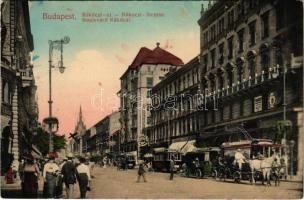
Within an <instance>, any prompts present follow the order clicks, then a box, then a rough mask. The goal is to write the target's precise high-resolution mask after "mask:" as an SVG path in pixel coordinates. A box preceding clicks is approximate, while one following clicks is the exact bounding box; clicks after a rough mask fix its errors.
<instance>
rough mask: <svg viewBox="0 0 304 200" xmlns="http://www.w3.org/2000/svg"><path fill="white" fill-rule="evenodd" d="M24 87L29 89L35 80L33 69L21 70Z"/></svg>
mask: <svg viewBox="0 0 304 200" xmlns="http://www.w3.org/2000/svg"><path fill="white" fill-rule="evenodd" d="M19 72H20V77H21V80H22V87H29V86H30V85H31V83H32V81H33V79H34V76H33V71H32V69H31V68H25V69H19Z"/></svg>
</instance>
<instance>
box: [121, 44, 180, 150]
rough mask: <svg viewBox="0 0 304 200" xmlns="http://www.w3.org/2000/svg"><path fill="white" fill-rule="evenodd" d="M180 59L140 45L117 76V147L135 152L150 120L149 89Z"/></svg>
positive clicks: (176, 66) (160, 49) (176, 64)
mask: <svg viewBox="0 0 304 200" xmlns="http://www.w3.org/2000/svg"><path fill="white" fill-rule="evenodd" d="M182 65H183V61H182V60H181V59H180V58H178V57H176V56H175V55H173V54H171V53H169V52H167V51H165V50H164V49H162V48H160V47H159V43H157V47H156V48H155V49H153V50H150V49H148V48H146V47H142V48H141V49H140V50H139V52H138V54H137V55H136V57H135V58H134V60H133V62H132V63H131V65H130V66H129V67H128V69H127V70H126V72H125V73H124V74H123V75H122V76H121V78H120V80H121V90H120V92H119V95H120V99H121V100H120V114H121V119H120V122H121V140H120V141H121V148H122V149H121V150H122V151H124V152H133V153H134V154H138V152H139V151H140V149H139V145H138V142H139V140H140V138H141V137H142V136H143V130H144V129H145V128H146V127H148V126H149V124H151V119H152V118H151V116H150V111H149V107H150V105H151V99H150V95H151V89H152V87H153V86H155V85H156V84H157V83H159V82H160V81H161V80H163V79H164V76H165V74H166V73H167V72H169V70H171V69H173V68H179V67H180V66H182Z"/></svg>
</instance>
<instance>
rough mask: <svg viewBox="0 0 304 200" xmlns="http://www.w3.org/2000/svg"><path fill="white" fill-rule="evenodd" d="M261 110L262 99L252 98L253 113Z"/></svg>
mask: <svg viewBox="0 0 304 200" xmlns="http://www.w3.org/2000/svg"><path fill="white" fill-rule="evenodd" d="M262 109H263V97H262V96H257V97H254V112H260V111H262Z"/></svg>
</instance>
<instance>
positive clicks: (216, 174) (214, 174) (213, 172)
mask: <svg viewBox="0 0 304 200" xmlns="http://www.w3.org/2000/svg"><path fill="white" fill-rule="evenodd" d="M211 177H212V178H214V179H215V180H216V178H217V177H218V173H217V170H216V169H214V170H212V174H211Z"/></svg>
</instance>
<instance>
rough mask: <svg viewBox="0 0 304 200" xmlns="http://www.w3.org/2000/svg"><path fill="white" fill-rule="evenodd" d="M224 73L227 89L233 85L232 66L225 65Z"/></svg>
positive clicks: (229, 64)
mask: <svg viewBox="0 0 304 200" xmlns="http://www.w3.org/2000/svg"><path fill="white" fill-rule="evenodd" d="M226 71H227V85H228V86H229V87H232V84H233V66H232V64H231V63H228V64H227V65H226Z"/></svg>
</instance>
